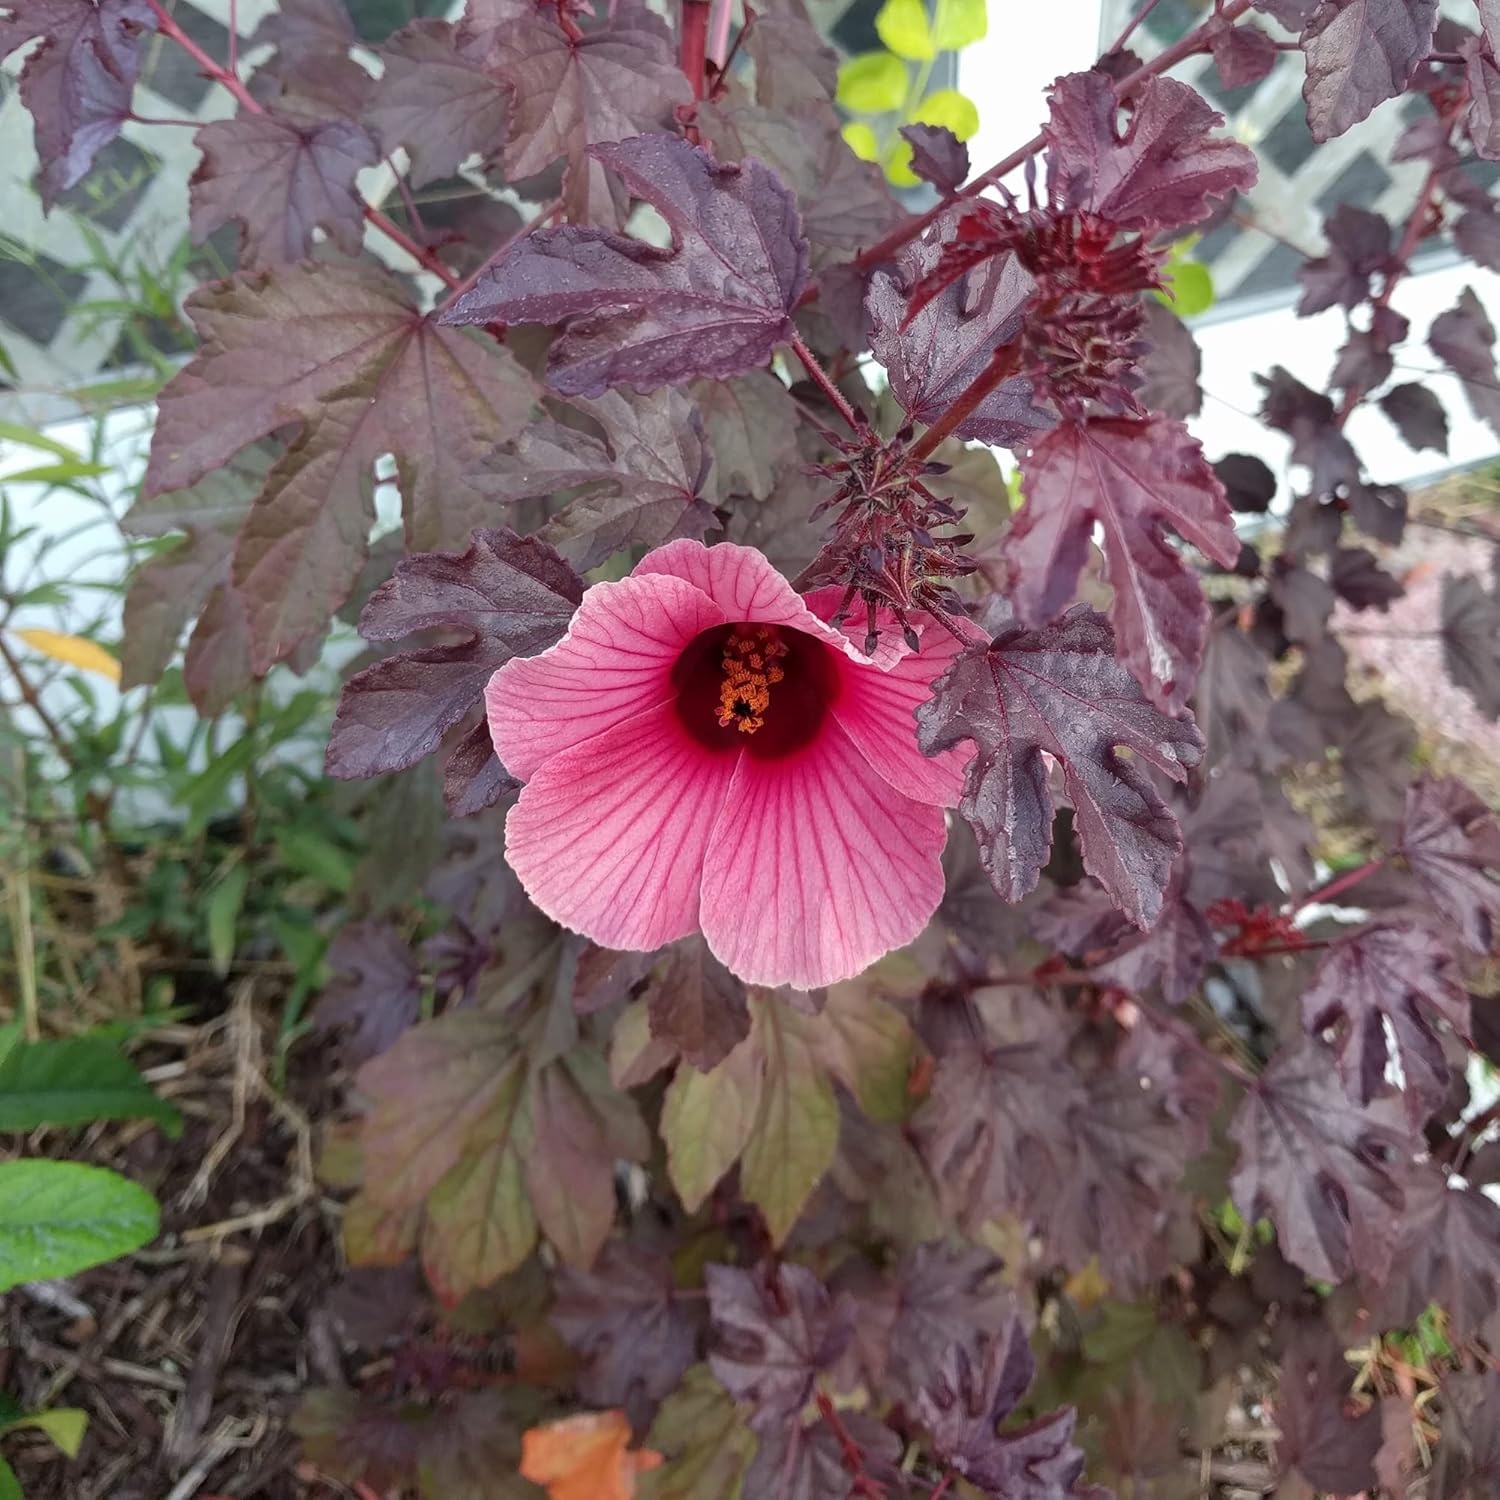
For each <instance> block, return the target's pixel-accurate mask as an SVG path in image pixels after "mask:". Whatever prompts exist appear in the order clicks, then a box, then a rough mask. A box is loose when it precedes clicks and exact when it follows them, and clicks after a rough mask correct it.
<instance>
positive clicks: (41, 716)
mask: <svg viewBox="0 0 1500 1500" xmlns="http://www.w3.org/2000/svg"><path fill="white" fill-rule="evenodd" d="M0 661H3V662H4V663H5V665H6V667H7V669H8V670H9V671H10V675H11V676H12V677H13V678H15V682H16V689H17V691H18V692H19V693H20V694H21V699H22V701H23V702H24V703H25V704H26V706H27V708H29V709H30V710H31V711H32V713H34V714H35V715H36V716H37V719H38V720H39V721H40V723H41V726H42V728H43V729H44V730H45V731H46V734H47V738H48V739H49V740H51V741H52V748H53V749H54V750H56V751H57V753H58V755H59V756H60V757H61V758H62V759H63V760H64V761H65V762H66V763H67V767H68V769H69V770H70V771H76V770H77V769H78V757H77V756H76V755H74V753H73V746H72V745H71V744H70V743H69V742H68V737H67V735H65V734H64V733H63V731H62V726H61V725H60V724H59V723H58V722H57V720H56V719H54V718H53V717H52V715H51V714H50V713H48V712H47V709H46V707H45V705H44V704H43V703H42V699H41V694H40V693H38V692H37V690H36V688H35V687H34V686H33V685H32V682H31V679H30V678H29V677H28V676H27V675H26V673H25V671H24V670H23V669H22V667H21V663H20V662H19V661H18V660H17V659H16V654H15V652H13V651H12V650H11V649H10V647H9V646H8V645H7V644H6V641H5V637H4V636H3V635H0Z"/></svg>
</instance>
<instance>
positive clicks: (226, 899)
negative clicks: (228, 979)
mask: <svg viewBox="0 0 1500 1500" xmlns="http://www.w3.org/2000/svg"><path fill="white" fill-rule="evenodd" d="M249 884H250V868H249V866H248V865H244V864H238V865H235V866H234V867H233V869H231V870H230V871H229V873H228V874H227V875H225V877H224V878H223V879H222V880H221V881H220V882H219V883H218V885H216V886H215V887H214V891H213V895H211V896H210V897H209V898H208V956H209V961H210V962H211V963H212V964H213V966H214V973H215V974H218V975H219V976H220V977H221V978H222V977H223V976H224V975H225V974H227V973H228V972H229V966H230V964H232V963H233V962H234V930H235V927H236V925H237V924H238V922H239V920H240V912H241V911H242V910H243V909H244V905H245V891H246V889H247V888H248V886H249Z"/></svg>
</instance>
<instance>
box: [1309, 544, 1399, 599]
mask: <svg viewBox="0 0 1500 1500" xmlns="http://www.w3.org/2000/svg"><path fill="white" fill-rule="evenodd" d="M1328 582H1329V584H1330V585H1331V586H1332V588H1333V591H1334V593H1335V594H1337V595H1338V596H1339V598H1340V599H1342V600H1343V601H1344V602H1345V603H1346V604H1352V605H1353V606H1354V608H1355V609H1379V610H1384V609H1386V608H1387V607H1388V606H1389V605H1390V604H1391V602H1392V601H1393V600H1396V599H1399V598H1400V597H1401V596H1402V595H1403V594H1404V593H1405V592H1406V587H1405V585H1404V584H1403V583H1402V582H1401V580H1400V579H1399V578H1394V577H1392V576H1391V574H1389V573H1387V572H1386V571H1385V569H1384V568H1382V567H1381V566H1380V564H1379V563H1378V562H1377V561H1376V558H1375V554H1374V553H1373V552H1371V551H1370V549H1369V548H1368V547H1339V548H1336V549H1335V551H1334V554H1333V556H1332V557H1331V558H1330V559H1329V562H1328Z"/></svg>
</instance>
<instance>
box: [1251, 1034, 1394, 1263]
mask: <svg viewBox="0 0 1500 1500" xmlns="http://www.w3.org/2000/svg"><path fill="white" fill-rule="evenodd" d="M1334 1063H1335V1058H1334V1054H1333V1052H1332V1051H1331V1050H1330V1049H1329V1048H1327V1047H1325V1046H1323V1045H1322V1044H1321V1043H1320V1042H1316V1041H1311V1040H1309V1041H1304V1042H1303V1043H1302V1044H1301V1045H1300V1046H1297V1047H1293V1048H1289V1049H1287V1050H1284V1051H1282V1052H1281V1053H1279V1054H1278V1055H1277V1057H1276V1058H1275V1059H1274V1060H1273V1061H1272V1063H1271V1065H1270V1067H1268V1068H1267V1069H1266V1071H1265V1072H1264V1073H1262V1074H1261V1075H1260V1077H1259V1078H1257V1079H1256V1081H1255V1084H1254V1087H1253V1088H1251V1089H1250V1090H1249V1091H1248V1092H1247V1093H1246V1095H1245V1098H1244V1101H1243V1102H1242V1103H1241V1105H1240V1108H1239V1110H1238V1112H1237V1113H1236V1115H1235V1117H1234V1121H1233V1123H1232V1124H1231V1125H1230V1127H1229V1134H1230V1137H1231V1138H1232V1139H1233V1140H1234V1142H1235V1144H1236V1145H1237V1146H1238V1147H1239V1152H1240V1156H1239V1163H1238V1165H1237V1166H1236V1167H1235V1170H1234V1174H1233V1176H1232V1177H1231V1178H1230V1180H1229V1190H1230V1194H1231V1196H1232V1198H1233V1200H1234V1205H1235V1207H1236V1208H1237V1209H1238V1210H1239V1212H1240V1214H1241V1216H1242V1217H1243V1218H1244V1219H1245V1220H1246V1221H1247V1222H1254V1221H1255V1220H1257V1219H1259V1218H1261V1217H1263V1216H1269V1218H1270V1219H1271V1222H1272V1223H1273V1224H1274V1225H1275V1226H1276V1233H1277V1237H1278V1240H1279V1242H1280V1245H1281V1251H1282V1254H1284V1255H1285V1256H1286V1257H1287V1259H1288V1260H1290V1261H1292V1262H1293V1263H1294V1264H1295V1265H1298V1266H1300V1267H1301V1268H1302V1269H1303V1270H1304V1271H1306V1272H1307V1274H1308V1275H1309V1276H1316V1277H1318V1278H1319V1279H1320V1280H1323V1281H1342V1280H1343V1279H1344V1278H1345V1277H1346V1276H1348V1275H1349V1274H1350V1272H1351V1271H1358V1272H1359V1273H1360V1274H1361V1275H1362V1276H1366V1277H1369V1278H1371V1279H1373V1280H1375V1281H1380V1280H1381V1279H1383V1278H1384V1276H1385V1274H1386V1272H1387V1271H1388V1270H1389V1269H1390V1265H1391V1260H1392V1257H1393V1256H1394V1254H1395V1246H1396V1236H1397V1225H1398V1221H1399V1217H1400V1215H1401V1213H1402V1212H1403V1211H1404V1210H1405V1207H1406V1182H1407V1179H1408V1178H1409V1176H1410V1171H1409V1166H1410V1160H1411V1154H1412V1145H1411V1137H1410V1136H1409V1134H1408V1133H1407V1129H1406V1126H1405V1120H1404V1116H1403V1114H1402V1111H1401V1108H1400V1105H1399V1104H1398V1103H1397V1101H1396V1100H1395V1099H1393V1098H1391V1097H1389V1096H1381V1097H1378V1098H1375V1099H1373V1100H1371V1101H1370V1102H1369V1103H1367V1104H1359V1103H1357V1102H1355V1101H1354V1100H1352V1099H1350V1097H1349V1095H1348V1094H1347V1093H1346V1092H1345V1089H1344V1086H1343V1084H1342V1083H1341V1082H1340V1081H1339V1078H1338V1074H1337V1071H1336V1069H1335V1066H1334Z"/></svg>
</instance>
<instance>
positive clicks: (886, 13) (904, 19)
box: [875, 0, 937, 62]
mask: <svg viewBox="0 0 1500 1500" xmlns="http://www.w3.org/2000/svg"><path fill="white" fill-rule="evenodd" d="M875 30H876V31H877V32H878V33H879V34H880V40H881V41H882V42H884V43H885V44H886V46H887V47H889V48H890V49H891V51H892V52H894V53H895V54H896V56H897V57H909V58H911V59H912V61H913V62H926V61H927V60H928V59H929V58H932V57H935V56H936V55H937V48H936V47H935V46H934V45H933V41H932V27H931V26H929V25H928V24H927V6H926V5H925V4H924V3H923V0H885V4H884V5H882V6H881V7H880V14H879V15H877V16H876V17H875Z"/></svg>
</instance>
